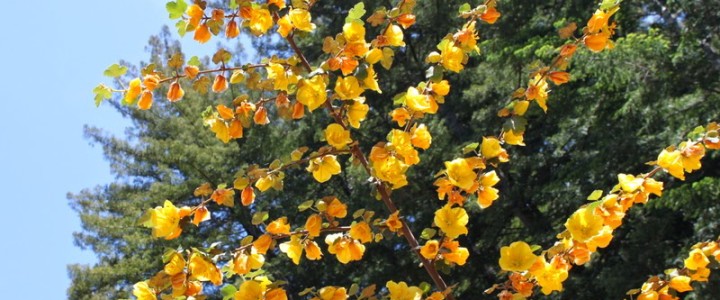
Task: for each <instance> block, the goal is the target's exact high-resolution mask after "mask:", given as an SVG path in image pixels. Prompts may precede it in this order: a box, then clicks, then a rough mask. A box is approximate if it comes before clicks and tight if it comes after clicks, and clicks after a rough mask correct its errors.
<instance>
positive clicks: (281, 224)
mask: <svg viewBox="0 0 720 300" xmlns="http://www.w3.org/2000/svg"><path fill="white" fill-rule="evenodd" d="M266 230H267V232H268V233H270V234H290V224H288V221H287V217H281V218H278V219H277V220H275V221H272V222H270V224H268V226H267V228H266Z"/></svg>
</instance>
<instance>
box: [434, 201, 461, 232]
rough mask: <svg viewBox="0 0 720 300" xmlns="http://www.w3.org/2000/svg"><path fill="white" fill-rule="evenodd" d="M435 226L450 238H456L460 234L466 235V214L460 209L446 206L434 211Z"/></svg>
mask: <svg viewBox="0 0 720 300" xmlns="http://www.w3.org/2000/svg"><path fill="white" fill-rule="evenodd" d="M434 221H435V225H437V227H439V228H440V230H442V231H443V232H444V233H445V235H447V236H448V237H450V238H453V239H454V238H457V237H458V236H460V235H461V234H467V233H468V230H467V227H465V225H466V224H467V223H468V214H467V212H466V211H465V209H464V208H462V207H455V208H452V207H451V205H450V204H446V205H445V206H443V207H442V208H441V209H438V210H437V211H435V219H434Z"/></svg>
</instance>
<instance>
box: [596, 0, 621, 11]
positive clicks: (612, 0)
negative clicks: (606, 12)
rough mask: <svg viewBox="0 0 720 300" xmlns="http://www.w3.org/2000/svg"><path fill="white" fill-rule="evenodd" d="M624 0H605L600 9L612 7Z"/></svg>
mask: <svg viewBox="0 0 720 300" xmlns="http://www.w3.org/2000/svg"><path fill="white" fill-rule="evenodd" d="M620 2H622V1H621V0H603V2H602V3H600V9H610V8H613V7H615V6H617V5H618V4H620Z"/></svg>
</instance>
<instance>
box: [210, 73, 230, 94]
mask: <svg viewBox="0 0 720 300" xmlns="http://www.w3.org/2000/svg"><path fill="white" fill-rule="evenodd" d="M227 88H228V82H227V79H226V78H225V76H223V75H222V74H218V75H217V76H215V81H213V85H212V90H213V92H216V93H221V92H223V91H225V90H227Z"/></svg>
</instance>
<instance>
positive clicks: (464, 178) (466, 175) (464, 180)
mask: <svg viewBox="0 0 720 300" xmlns="http://www.w3.org/2000/svg"><path fill="white" fill-rule="evenodd" d="M445 168H446V169H447V175H448V179H449V180H450V183H452V184H453V185H455V186H457V187H459V188H461V189H464V190H467V189H470V188H471V187H472V186H473V184H475V179H476V178H477V174H475V172H474V171H473V169H472V167H470V164H468V162H467V160H466V159H464V158H456V159H454V160H452V161H446V162H445Z"/></svg>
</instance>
